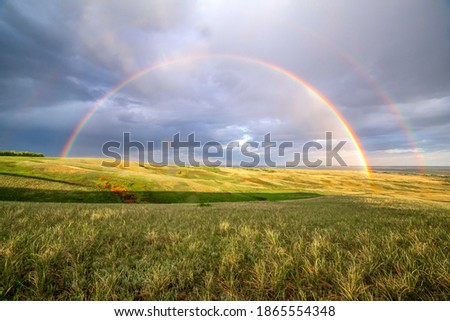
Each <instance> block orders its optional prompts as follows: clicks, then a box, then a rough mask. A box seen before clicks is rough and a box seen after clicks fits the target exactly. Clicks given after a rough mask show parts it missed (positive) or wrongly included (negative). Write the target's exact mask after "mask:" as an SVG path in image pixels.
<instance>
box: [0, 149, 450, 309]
mask: <svg viewBox="0 0 450 321" xmlns="http://www.w3.org/2000/svg"><path fill="white" fill-rule="evenodd" d="M99 162H100V161H99V160H88V159H86V160H84V159H80V160H75V159H66V160H61V159H54V160H53V159H45V158H44V159H39V160H37V159H36V160H31V159H27V158H14V159H13V158H7V157H6V158H0V172H2V173H3V174H2V175H0V176H1V182H0V192H1V199H3V200H5V199H8V198H9V199H10V200H11V197H14V196H15V197H18V198H20V197H22V199H18V200H20V201H2V202H0V214H1V215H0V227H1V231H2V233H1V247H0V264H1V266H2V271H1V283H0V298H1V299H22V300H24V299H26V300H62V299H70V300H106V299H116V300H188V299H190V300H204V299H206V300H355V299H366V300H378V299H387V300H448V299H450V294H449V291H448V289H449V288H450V260H449V258H448V253H449V252H450V233H449V232H450V203H449V197H448V186H449V178H448V177H447V176H445V175H441V176H436V175H434V176H423V175H414V174H397V173H374V174H373V177H372V182H371V184H369V183H368V181H367V179H366V178H365V176H364V174H363V173H359V172H354V171H322V170H282V169H232V168H176V167H173V168H171V167H167V168H157V167H155V168H154V167H148V168H139V167H137V166H136V167H132V168H131V169H120V168H102V167H99ZM71 193H73V194H71ZM120 193H123V194H122V195H121V194H120ZM127 193H129V194H127ZM153 193H156V194H155V195H159V196H158V197H159V200H162V201H159V202H168V201H170V200H171V199H173V200H174V202H183V201H188V202H189V203H187V204H119V203H120V202H125V203H145V202H152V200H151V199H150V200H148V199H146V198H145V197H146V195H147V196H148V195H152V194H153ZM296 193H298V195H296ZM27 195H28V196H29V197H30V198H26V196H27ZM52 195H53V196H52ZM126 195H133V196H126ZM199 195H203V196H200V197H199ZM218 195H219V196H218ZM224 195H225V196H224ZM230 195H231V196H230ZM233 195H235V196H233ZM315 195H322V196H321V197H313V198H307V199H291V200H282V199H286V198H289V197H291V198H303V197H305V196H315ZM33 197H35V198H36V197H37V198H39V197H43V199H41V201H46V202H45V203H44V202H25V201H24V200H32V199H33ZM46 197H47V199H45V198H46ZM52 197H53V202H51V201H52ZM71 197H72V200H71V201H70V202H74V201H76V197H80V198H81V199H82V202H81V203H65V204H62V203H59V202H63V201H64V200H63V199H64V198H66V199H67V198H71ZM127 197H132V198H131V199H127ZM192 197H197V198H192ZM224 197H225V198H227V197H229V199H230V200H233V197H241V198H240V199H237V201H241V202H223V200H224ZM246 197H247V199H245V198H246ZM263 197H264V198H265V199H264V198H263ZM214 198H218V199H219V200H220V201H221V202H217V203H215V202H214V200H215V199H214ZM38 200H39V199H38ZM89 200H90V203H108V202H109V203H116V204H86V203H87V202H89ZM235 200H236V199H235ZM246 200H254V201H253V202H245V201H246ZM271 200H278V201H276V202H274V201H271ZM153 202H156V201H155V200H153Z"/></svg>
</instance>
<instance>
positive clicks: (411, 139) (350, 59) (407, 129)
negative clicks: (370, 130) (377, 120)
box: [282, 21, 425, 173]
mask: <svg viewBox="0 0 450 321" xmlns="http://www.w3.org/2000/svg"><path fill="white" fill-rule="evenodd" d="M282 22H283V23H285V24H287V25H288V26H289V27H291V28H292V29H295V30H297V31H298V32H299V33H301V34H303V35H306V36H308V37H310V38H311V39H313V40H315V41H317V42H318V43H320V44H322V45H324V46H325V47H327V49H330V50H332V51H333V52H334V53H336V54H337V55H338V56H339V57H341V59H342V60H344V61H345V62H346V63H347V64H349V65H350V66H351V67H352V68H353V69H354V70H355V71H356V72H357V73H358V75H359V76H360V77H361V78H363V79H364V80H365V81H366V83H367V84H368V85H369V86H370V87H371V88H372V89H373V90H374V91H375V92H376V93H377V94H378V96H379V97H380V98H381V100H382V101H383V102H384V103H385V104H386V106H387V107H388V108H389V110H390V112H391V113H392V114H393V115H394V117H395V119H396V120H397V122H398V124H399V125H400V127H401V129H402V131H403V133H404V134H405V137H406V139H407V141H408V144H409V146H411V148H412V150H413V151H414V154H415V157H416V159H417V165H419V166H420V168H421V172H422V173H424V171H425V170H424V168H425V163H424V157H423V154H422V153H421V152H420V148H419V147H418V146H417V143H416V138H415V136H414V132H413V130H412V128H411V125H410V124H409V122H408V121H407V119H406V117H405V116H403V114H402V113H401V111H400V110H399V108H398V107H397V106H396V104H395V103H394V101H393V99H392V98H391V97H390V96H389V95H388V94H387V93H386V91H385V90H383V89H382V88H381V85H379V84H378V82H377V81H375V79H374V78H373V76H371V75H370V73H369V72H367V71H366V70H365V68H364V67H363V66H362V64H361V63H360V62H358V60H357V59H356V58H355V57H354V56H352V55H351V54H350V53H349V52H348V51H346V50H345V49H343V48H342V47H340V46H337V45H335V44H334V43H333V42H331V41H330V40H329V39H327V38H325V37H323V36H320V35H319V34H317V33H315V32H314V31H313V30H310V29H306V28H303V27H302V26H300V25H298V23H296V22H294V21H282Z"/></svg>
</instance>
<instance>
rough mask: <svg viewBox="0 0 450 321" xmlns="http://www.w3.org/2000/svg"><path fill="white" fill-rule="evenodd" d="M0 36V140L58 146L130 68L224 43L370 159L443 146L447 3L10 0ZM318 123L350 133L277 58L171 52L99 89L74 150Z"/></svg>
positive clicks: (448, 66) (316, 134)
mask: <svg viewBox="0 0 450 321" xmlns="http://www.w3.org/2000/svg"><path fill="white" fill-rule="evenodd" d="M0 47H1V48H2V50H1V51H0V70H1V73H0V93H1V97H2V99H1V100H0V117H1V118H0V128H1V129H2V130H0V148H22V149H27V148H26V147H27V146H30V148H28V149H31V146H32V147H33V148H36V147H38V148H40V149H41V151H43V152H44V153H48V154H58V150H60V149H61V148H62V146H63V145H64V142H65V139H64V138H67V137H68V136H69V135H70V132H71V129H72V128H73V127H74V126H75V125H76V124H77V122H79V121H80V120H81V119H82V117H83V115H84V113H86V111H87V110H88V108H89V107H90V106H92V105H93V104H94V103H95V102H96V100H97V99H99V98H100V97H102V96H103V95H104V94H105V93H107V92H108V91H109V90H110V89H111V88H113V87H114V86H115V85H116V84H117V83H119V82H120V81H122V80H124V79H126V78H127V77H129V76H130V75H132V74H134V73H136V72H137V71H139V70H142V69H143V68H144V67H146V66H149V65H152V64H155V63H157V62H161V61H165V60H170V59H177V58H182V57H186V56H189V55H196V54H200V55H202V54H209V53H230V54H235V55H242V56H246V57H254V58H259V59H264V60H266V61H268V62H270V63H272V64H276V65H278V66H280V67H282V68H285V69H287V70H289V71H291V72H293V73H295V74H296V75H298V76H300V77H302V78H303V79H304V80H305V81H307V82H308V83H310V84H311V85H312V86H314V87H315V88H316V89H318V90H319V91H320V92H321V93H323V94H324V95H325V96H326V97H327V98H328V99H329V100H330V101H332V102H333V104H334V105H335V106H336V107H337V108H338V110H339V111H340V112H341V113H342V114H343V116H344V117H345V119H347V121H348V122H349V123H350V125H351V126H352V127H353V129H354V130H355V132H356V133H357V135H358V136H359V138H360V139H361V142H362V144H363V146H364V147H365V149H366V150H367V151H368V152H373V153H378V154H373V155H374V156H373V159H374V160H375V162H378V161H380V159H381V158H380V157H381V156H380V155H382V157H385V158H386V160H387V162H389V158H390V157H393V156H392V155H394V154H396V153H384V154H383V153H382V152H380V151H383V150H401V151H407V150H412V149H414V148H415V147H419V148H421V150H423V151H424V153H425V154H426V153H428V152H430V153H435V152H436V151H438V150H448V149H449V146H448V143H447V142H448V141H449V138H450V137H449V134H448V128H449V125H450V116H449V115H450V113H449V107H450V106H449V97H450V91H449V88H450V7H449V5H448V4H446V3H445V2H432V3H430V2H428V1H420V0H413V1H405V0H400V1H395V2H392V1H387V0H386V1H377V2H373V1H370V2H369V1H367V2H366V1H363V2H361V1H346V2H339V3H330V2H329V1H314V2H300V1H283V2H280V1H276V2H275V1H245V2H242V1H214V2H212V1H201V0H199V1H181V2H180V1H176V0H173V1H163V0H160V1H156V0H155V1H144V0H142V1H139V0H136V1H127V2H123V1H106V0H101V1H89V0H83V1H51V0H47V1H39V2H35V1H6V2H4V3H3V4H1V5H0ZM383 96H387V97H389V98H390V99H392V101H394V102H395V104H396V105H397V106H396V107H392V106H389V105H388V103H387V101H386V99H385V98H386V97H383ZM393 108H394V109H395V108H398V111H399V112H400V113H401V115H402V116H401V117H403V118H404V120H402V119H401V117H400V118H399V117H398V115H395V113H393ZM26 115H33V119H31V118H30V117H26ZM405 126H409V127H410V128H411V130H412V132H413V135H414V139H415V140H416V141H417V146H411V145H412V144H411V143H410V141H409V140H410V138H408V134H406V133H405ZM326 130H333V131H334V132H336V134H337V135H341V136H345V135H346V133H345V131H344V130H343V128H342V126H341V125H340V124H339V123H338V122H337V120H336V118H335V117H334V116H333V114H332V112H331V111H330V110H328V109H327V108H326V106H324V105H323V104H321V103H320V101H319V100H318V99H317V98H314V97H313V96H311V95H310V94H308V93H307V91H306V90H305V89H304V88H302V87H301V86H299V85H298V84H295V83H294V82H292V81H291V80H289V79H288V77H286V76H283V75H281V74H278V73H276V72H275V71H274V70H270V69H269V68H266V67H263V66H258V65H252V64H248V63H243V62H240V61H239V60H236V61H235V60H232V59H231V60H230V59H219V58H209V59H199V60H198V61H195V62H183V61H181V60H180V61H179V62H178V63H175V64H172V65H168V66H166V67H163V68H159V69H157V70H155V71H153V72H151V73H149V74H147V75H145V76H143V77H140V78H139V79H137V80H135V81H133V82H130V83H129V84H128V85H127V86H126V87H124V88H122V89H121V90H120V91H119V92H117V93H116V94H115V95H114V96H112V97H111V98H110V99H109V100H108V101H107V102H105V104H104V105H103V106H102V107H100V108H99V110H98V112H97V113H96V114H95V115H94V117H93V118H92V120H91V121H90V122H89V123H88V124H87V125H86V126H85V129H84V130H83V132H82V133H81V134H80V137H79V139H78V140H77V142H76V144H75V146H74V149H73V153H74V155H98V154H99V151H100V148H99V146H101V144H102V143H103V142H104V141H106V140H108V139H113V138H115V139H117V137H119V136H120V134H121V132H123V131H131V132H132V133H133V135H135V136H136V138H137V139H143V140H145V139H148V138H149V137H151V138H153V139H154V140H158V139H167V138H168V136H170V135H171V134H173V133H175V132H178V131H179V132H182V133H185V134H187V133H189V132H196V133H198V135H199V136H201V137H202V139H208V138H209V139H217V140H233V139H241V138H242V137H244V136H245V135H247V136H249V137H262V135H264V133H266V132H268V131H271V132H272V133H273V134H274V135H276V136H277V137H278V138H280V139H292V140H296V141H299V142H300V141H304V140H307V139H318V138H320V137H321V135H322V133H323V132H324V131H326ZM52 135H54V137H56V138H54V139H50V138H49V137H50V136H52ZM322 136H323V135H322ZM41 138H42V143H38V142H37V141H39V139H41ZM45 142H48V144H47V145H46V143H45ZM27 144H28V145H27ZM413 145H414V144H413ZM16 146H17V147H16ZM379 153H381V154H379ZM369 154H370V153H369ZM444 154H445V155H448V153H443V155H444ZM430 155H431V154H430ZM394 156H395V155H394ZM408 157H409V156H408ZM445 157H447V156H445ZM445 157H444V158H443V159H442V162H441V163H442V164H448V162H449V159H448V158H445ZM392 159H393V161H397V158H396V159H395V160H394V158H392ZM412 159H413V158H412V156H411V162H413V160H412ZM431 159H432V163H433V164H436V162H437V161H436V155H435V154H433V156H432V157H431V156H430V160H431Z"/></svg>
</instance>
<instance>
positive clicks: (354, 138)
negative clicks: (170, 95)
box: [61, 54, 370, 173]
mask: <svg viewBox="0 0 450 321" xmlns="http://www.w3.org/2000/svg"><path fill="white" fill-rule="evenodd" d="M211 58H223V59H232V60H237V61H242V62H248V63H252V64H256V65H260V66H264V67H267V68H269V69H271V70H273V71H276V72H278V73H281V74H283V75H285V76H287V77H289V78H290V79H292V80H294V81H295V82H297V83H299V84H301V85H303V86H304V87H305V88H306V89H307V90H308V91H309V92H311V93H313V94H314V95H315V96H316V97H318V98H319V99H320V100H321V101H322V102H323V103H324V104H325V105H326V106H327V107H328V108H329V109H330V110H331V111H332V113H333V114H334V115H335V117H336V118H337V119H338V120H339V122H340V123H341V125H342V126H343V127H344V129H345V131H346V132H347V134H348V135H349V137H350V139H351V140H352V143H353V144H354V145H355V147H356V148H357V150H358V154H359V155H358V156H359V160H360V162H361V164H362V166H363V167H364V170H365V171H366V173H370V169H369V165H368V162H367V158H366V155H365V153H364V150H363V148H362V147H361V143H360V142H359V139H358V137H357V136H356V134H355V133H354V131H353V129H352V128H351V126H350V125H349V124H348V122H347V121H346V120H345V119H344V117H343V116H342V115H341V113H340V112H339V111H338V110H337V109H336V107H335V106H334V105H333V104H332V103H331V102H330V101H329V100H328V99H327V98H326V97H325V96H324V95H323V94H321V93H320V92H319V91H318V90H317V89H315V88H314V87H313V86H312V85H310V84H309V83H308V82H306V81H305V80H304V79H302V78H300V77H299V76H297V75H295V74H294V73H292V72H290V71H289V70H286V69H283V68H282V67H279V66H277V65H274V64H272V63H270V62H267V61H264V60H262V59H259V58H253V57H246V56H238V55H232V54H206V55H192V56H184V57H181V58H175V59H172V60H166V61H162V62H159V63H156V64H153V65H150V66H148V67H146V68H144V69H142V70H140V71H138V72H136V73H134V74H132V75H131V76H130V77H128V78H127V79H125V80H124V81H122V82H120V83H119V84H117V85H116V86H115V87H113V88H112V89H111V90H110V91H109V92H107V93H106V94H105V95H104V96H103V97H102V98H100V99H99V100H98V101H97V102H96V103H95V104H94V105H93V106H92V107H91V108H90V109H89V111H88V112H87V113H86V115H85V116H84V117H83V119H82V120H81V121H80V122H79V123H78V124H77V126H76V127H75V129H74V131H73V132H72V134H71V135H70V137H69V139H68V140H67V142H66V144H65V145H64V148H63V150H62V152H61V157H67V155H68V154H69V152H70V149H71V148H72V146H73V144H74V142H75V140H76V139H77V137H78V135H79V134H80V132H81V130H82V129H83V127H84V126H85V125H86V123H87V122H88V121H89V119H90V118H91V117H92V116H93V115H94V113H95V112H96V111H97V109H98V108H99V107H100V106H101V105H102V104H103V103H104V102H105V101H106V100H108V99H109V98H110V97H111V96H112V95H114V94H115V93H116V92H117V91H119V90H120V89H122V88H123V87H125V86H126V85H128V84H129V83H130V82H132V81H134V80H136V79H138V78H139V77H142V76H143V75H145V74H147V73H149V72H152V71H154V70H156V69H159V68H163V67H166V66H169V65H173V64H176V63H182V62H190V61H195V60H202V59H211Z"/></svg>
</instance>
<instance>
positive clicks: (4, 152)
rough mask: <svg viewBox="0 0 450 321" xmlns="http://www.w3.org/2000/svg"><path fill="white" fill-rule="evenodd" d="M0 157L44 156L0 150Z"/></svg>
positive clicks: (42, 155)
mask: <svg viewBox="0 0 450 321" xmlns="http://www.w3.org/2000/svg"><path fill="white" fill-rule="evenodd" d="M0 156H28V157H44V154H42V153H33V152H17V151H15V150H0Z"/></svg>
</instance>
